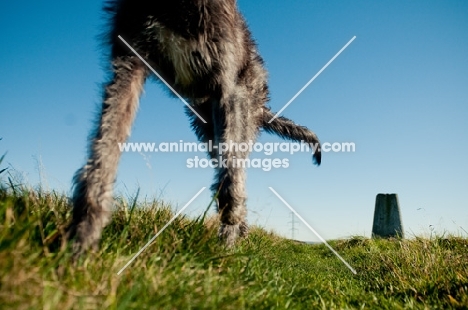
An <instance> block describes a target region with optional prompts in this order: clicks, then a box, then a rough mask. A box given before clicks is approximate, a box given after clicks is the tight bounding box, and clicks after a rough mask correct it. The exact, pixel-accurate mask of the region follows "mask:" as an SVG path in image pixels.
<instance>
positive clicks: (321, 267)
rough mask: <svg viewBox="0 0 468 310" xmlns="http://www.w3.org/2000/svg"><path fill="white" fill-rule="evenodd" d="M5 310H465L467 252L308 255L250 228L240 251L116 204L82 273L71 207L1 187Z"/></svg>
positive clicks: (438, 248)
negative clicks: (75, 258)
mask: <svg viewBox="0 0 468 310" xmlns="http://www.w3.org/2000/svg"><path fill="white" fill-rule="evenodd" d="M0 188H1V189H0V308H3V309H450V308H453V309H467V308H468V257H467V255H468V241H467V240H466V239H463V238H459V237H453V236H451V237H433V238H430V239H424V238H413V239H411V240H397V239H391V240H378V239H366V238H362V237H354V238H352V239H349V240H337V241H331V242H330V243H331V245H332V246H333V247H334V248H335V249H336V250H337V251H338V252H339V253H340V254H341V255H342V256H343V257H344V259H346V260H347V261H348V262H349V263H350V264H351V265H352V266H353V267H354V268H355V269H356V270H357V275H353V274H352V273H351V272H350V271H349V270H348V269H347V268H346V267H345V266H344V265H343V264H342V262H341V261H339V260H338V259H337V258H336V257H335V256H334V255H333V254H332V253H331V252H330V251H329V250H328V249H327V248H326V247H325V246H323V245H306V244H302V243H299V242H296V241H291V240H287V239H284V238H281V237H279V236H277V235H275V234H273V233H269V232H267V231H265V230H263V229H261V228H256V227H253V228H252V229H251V233H250V235H249V237H248V238H247V239H245V240H242V241H241V242H239V244H238V245H237V246H236V247H235V248H234V249H226V248H224V247H222V246H221V245H220V244H219V243H218V240H217V236H216V233H217V221H216V219H213V218H208V219H207V218H204V217H203V216H201V217H199V218H197V219H189V218H186V217H180V218H178V219H176V220H175V221H174V222H173V223H172V224H171V225H170V226H169V227H168V228H167V229H166V230H165V231H164V232H163V233H162V234H161V235H160V236H159V237H158V238H157V239H156V240H155V242H154V243H153V244H152V245H151V246H150V247H149V248H148V249H147V250H146V251H145V252H143V253H142V254H141V255H140V256H139V257H138V258H137V259H136V260H135V261H134V263H133V264H132V265H131V266H130V267H129V268H128V269H126V270H125V271H124V272H123V273H122V274H121V275H120V276H118V275H117V272H118V271H119V270H120V269H121V268H122V267H123V266H124V265H125V264H126V262H127V261H128V260H129V259H130V258H131V257H132V255H133V254H134V253H136V252H137V251H138V250H139V249H140V248H141V247H142V246H143V245H144V244H145V243H146V242H147V241H148V240H149V239H150V238H151V237H152V236H154V235H155V233H156V232H157V231H158V229H160V228H161V227H162V226H164V224H165V223H166V222H167V221H168V220H169V219H170V218H171V217H172V215H173V212H172V210H171V208H170V207H169V206H167V205H164V204H163V203H157V202H151V203H146V204H139V205H136V204H135V203H132V202H128V201H126V200H124V199H118V200H117V204H116V205H117V208H116V211H115V212H114V215H113V220H112V223H111V224H110V225H109V226H108V227H107V228H106V229H105V232H104V235H103V239H102V243H101V250H100V252H99V253H90V254H89V255H87V256H86V257H84V258H83V259H82V260H81V261H80V262H78V263H77V264H73V263H72V262H71V259H70V247H69V245H68V244H67V243H66V242H65V240H64V238H63V236H64V228H65V227H66V224H67V223H68V221H69V218H70V214H69V206H68V201H67V198H66V197H64V196H63V195H60V194H57V193H54V192H50V193H48V192H42V191H32V190H27V189H25V188H24V187H22V186H15V185H13V184H12V182H11V180H10V182H9V184H8V185H6V184H3V185H2V186H1V187H0Z"/></svg>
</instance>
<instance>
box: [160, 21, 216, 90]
mask: <svg viewBox="0 0 468 310" xmlns="http://www.w3.org/2000/svg"><path fill="white" fill-rule="evenodd" d="M156 39H157V41H158V43H159V44H158V45H159V49H160V52H161V55H160V56H161V57H163V58H164V59H165V61H168V62H170V63H171V64H172V66H173V69H174V77H175V81H174V82H175V83H176V84H179V85H182V86H188V85H191V84H192V83H193V82H194V80H199V79H200V78H201V77H203V76H205V75H207V74H209V73H210V71H211V70H212V67H213V59H216V58H215V56H216V55H213V53H216V54H217V51H218V49H217V47H216V45H215V44H214V43H213V42H210V40H207V39H206V38H204V37H203V36H201V35H200V36H197V37H192V38H185V37H182V36H181V35H179V34H177V33H175V32H174V31H171V30H170V29H167V28H165V27H157V29H156Z"/></svg>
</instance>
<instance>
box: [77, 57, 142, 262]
mask: <svg viewBox="0 0 468 310" xmlns="http://www.w3.org/2000/svg"><path fill="white" fill-rule="evenodd" d="M113 74H114V76H113V79H112V81H111V82H110V83H109V84H108V85H107V87H106V89H105V95H104V96H105V97H104V101H103V105H102V112H101V115H100V119H99V124H98V128H97V130H96V132H95V135H94V137H93V138H92V141H91V145H90V150H89V159H88V162H87V164H86V165H85V166H84V167H83V168H81V169H80V170H78V172H77V173H76V175H75V178H74V192H73V198H72V200H73V206H74V208H73V219H72V224H71V226H70V230H69V235H70V238H74V239H75V240H74V244H73V252H74V255H75V256H77V255H80V254H81V253H82V252H83V251H85V250H87V249H88V248H93V249H97V247H98V243H99V240H100V238H101V233H102V229H103V228H104V227H105V226H106V225H107V224H108V222H109V220H110V217H111V206H112V188H113V185H114V180H115V175H116V171H117V164H118V161H119V158H120V149H119V145H118V143H122V142H125V140H126V139H127V137H128V136H129V134H130V129H131V125H132V122H133V119H134V117H135V113H136V111H137V108H138V100H139V96H140V93H141V91H142V87H143V84H144V81H145V78H146V76H147V72H146V68H145V67H144V65H143V64H142V63H141V62H140V60H139V59H137V58H136V57H134V56H127V57H117V58H115V59H114V61H113Z"/></svg>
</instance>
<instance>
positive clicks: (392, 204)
mask: <svg viewBox="0 0 468 310" xmlns="http://www.w3.org/2000/svg"><path fill="white" fill-rule="evenodd" d="M376 237H380V238H390V237H399V238H403V225H402V224H401V212H400V204H399V203H398V196H397V194H378V195H377V198H376V200H375V211H374V225H373V226H372V238H376Z"/></svg>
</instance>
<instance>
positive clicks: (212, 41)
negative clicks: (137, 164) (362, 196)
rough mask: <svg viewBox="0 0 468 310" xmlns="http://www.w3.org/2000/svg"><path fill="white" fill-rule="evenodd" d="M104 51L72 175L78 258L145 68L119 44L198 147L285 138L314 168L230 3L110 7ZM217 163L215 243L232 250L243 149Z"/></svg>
mask: <svg viewBox="0 0 468 310" xmlns="http://www.w3.org/2000/svg"><path fill="white" fill-rule="evenodd" d="M105 11H106V12H107V14H108V15H109V17H110V29H109V31H108V33H107V38H106V40H107V44H109V45H110V47H111V63H112V77H111V79H110V81H109V82H108V84H107V85H106V87H105V92H104V94H103V103H102V111H101V113H100V115H99V121H98V126H97V128H96V129H95V131H94V132H93V135H92V139H91V142H90V146H89V157H88V161H87V163H86V164H85V165H84V167H82V168H81V169H79V170H78V171H77V172H76V174H75V177H74V192H73V197H72V202H73V219H72V223H71V225H70V227H69V237H70V238H72V239H74V242H73V251H74V253H75V255H80V254H81V253H83V252H85V251H86V250H87V249H89V248H93V249H96V248H97V247H98V243H99V240H100V238H101V233H102V230H103V228H104V227H105V226H106V225H107V224H108V223H109V221H110V218H111V206H112V201H113V199H112V190H113V184H114V181H115V176H116V170H117V164H118V162H119V158H120V150H119V147H118V143H121V142H125V141H126V139H127V138H128V136H129V135H130V129H131V126H132V122H133V120H134V117H135V114H136V111H137V107H138V101H139V96H140V94H141V92H142V89H143V85H144V83H145V80H146V78H147V77H148V76H149V75H150V70H149V69H148V67H147V66H145V64H144V63H143V62H142V61H141V60H140V59H139V58H138V57H137V56H136V55H135V54H134V53H133V52H132V51H131V50H129V48H128V47H127V46H126V45H124V44H123V43H122V41H121V40H120V39H119V36H121V37H122V38H124V39H125V40H126V41H127V42H129V44H130V45H131V46H132V47H133V48H134V49H135V50H136V51H137V52H138V53H139V54H140V55H141V56H142V57H143V58H144V59H145V60H147V61H148V63H149V64H150V65H151V66H152V67H153V68H154V69H155V70H156V71H157V72H158V73H159V74H160V75H161V77H162V78H163V79H164V80H165V81H167V83H169V84H170V85H171V86H172V88H173V89H175V90H176V91H177V92H178V93H179V94H180V95H181V96H182V97H184V98H186V99H187V101H188V102H189V104H190V106H191V107H192V109H194V111H196V112H197V113H198V114H199V115H200V116H202V118H203V119H204V120H206V123H205V122H203V121H202V120H201V119H200V118H199V117H198V116H197V115H196V114H195V113H194V112H193V111H192V110H191V109H186V113H187V115H188V117H189V118H190V121H191V126H192V128H193V130H194V131H195V134H196V135H197V138H198V139H199V141H201V142H204V143H206V142H208V141H210V140H211V141H212V143H213V145H219V144H220V143H230V142H232V143H242V142H249V141H255V139H256V137H257V136H258V134H259V131H260V129H261V128H263V129H264V130H265V131H266V132H269V133H275V134H277V135H279V136H280V137H282V138H285V139H289V140H291V141H299V142H301V141H303V142H304V143H307V144H309V145H312V146H313V150H314V155H313V158H314V162H315V163H316V164H320V160H321V153H320V147H319V140H318V138H317V136H316V135H315V134H314V133H313V132H311V131H310V130H308V129H307V128H306V127H303V126H299V125H297V124H295V123H294V122H292V121H291V120H289V119H287V118H284V117H278V118H275V120H274V121H272V122H269V121H270V120H271V119H272V118H273V117H274V113H272V112H271V111H270V109H269V107H268V106H267V105H266V103H267V101H268V86H267V72H266V70H265V68H264V66H263V60H262V58H261V57H260V55H259V54H258V52H257V47H256V44H255V42H254V40H253V39H252V36H251V34H250V31H249V29H248V28H247V24H246V22H245V20H244V18H243V17H242V15H241V14H240V13H239V11H238V9H237V5H236V0H112V1H108V2H106V5H105ZM208 155H209V156H210V157H211V158H215V159H217V158H219V159H220V160H221V161H224V162H225V163H226V165H225V166H221V165H220V166H219V167H218V168H216V175H215V180H214V183H213V185H212V186H211V190H212V191H213V192H214V193H216V197H217V202H218V212H219V213H220V218H221V227H220V230H219V236H220V238H221V239H223V240H224V242H225V243H226V244H227V245H233V244H234V242H235V241H236V239H237V238H238V237H239V236H245V235H246V234H247V230H248V228H247V224H246V213H247V211H246V193H245V185H244V184H245V169H244V168H241V167H237V166H236V165H235V164H233V160H234V158H236V159H246V158H247V156H248V152H242V151H239V150H238V149H237V148H232V149H231V150H227V151H225V152H219V151H217V150H216V149H214V150H212V151H211V152H209V154H208Z"/></svg>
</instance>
